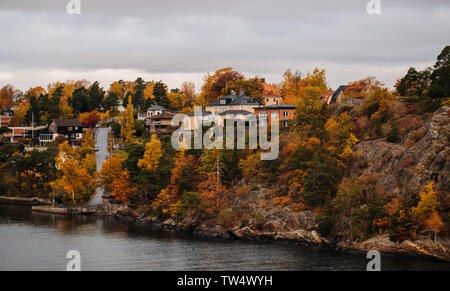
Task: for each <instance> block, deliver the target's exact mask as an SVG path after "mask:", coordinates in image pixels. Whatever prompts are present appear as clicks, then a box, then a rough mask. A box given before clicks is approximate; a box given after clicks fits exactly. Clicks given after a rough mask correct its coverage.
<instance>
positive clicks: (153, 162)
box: [138, 134, 163, 172]
mask: <svg viewBox="0 0 450 291" xmlns="http://www.w3.org/2000/svg"><path fill="white" fill-rule="evenodd" d="M162 155H163V150H162V148H161V142H160V141H159V139H158V138H157V137H156V134H153V135H152V138H151V141H150V142H149V143H147V144H146V145H145V152H144V156H143V158H142V159H140V160H139V161H138V167H139V168H140V169H142V170H144V171H147V172H155V171H156V169H158V164H159V159H160V158H161V157H162Z"/></svg>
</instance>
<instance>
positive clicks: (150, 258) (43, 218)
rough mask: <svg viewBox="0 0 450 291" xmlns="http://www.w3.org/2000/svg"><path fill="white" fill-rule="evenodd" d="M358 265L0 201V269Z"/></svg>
mask: <svg viewBox="0 0 450 291" xmlns="http://www.w3.org/2000/svg"><path fill="white" fill-rule="evenodd" d="M69 250H78V251H79V252H80V253H81V268H82V270H365V268H366V264H367V262H368V260H367V259H366V258H365V255H363V254H347V253H342V252H335V251H332V250H327V249H321V248H315V247H303V246H298V245H294V244H291V243H255V242H243V241H233V240H205V239H200V238H196V237H193V236H190V235H187V234H180V233H175V232H171V231H163V230H161V229H159V228H156V227H153V226H149V225H139V224H135V223H118V222H116V221H114V219H111V218H95V217H64V216H55V215H46V214H38V213H32V212H31V211H30V209H28V208H24V207H14V206H4V205H0V270H65V268H66V264H67V262H68V260H67V259H66V254H67V252H68V251H69ZM381 268H382V270H450V264H449V263H444V262H437V261H434V260H425V259H411V258H394V257H385V256H382V259H381Z"/></svg>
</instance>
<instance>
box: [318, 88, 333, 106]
mask: <svg viewBox="0 0 450 291" xmlns="http://www.w3.org/2000/svg"><path fill="white" fill-rule="evenodd" d="M333 93H334V90H328V91H327V92H325V93H323V94H322V95H321V96H320V100H321V101H322V102H324V103H328V100H330V98H331V96H333Z"/></svg>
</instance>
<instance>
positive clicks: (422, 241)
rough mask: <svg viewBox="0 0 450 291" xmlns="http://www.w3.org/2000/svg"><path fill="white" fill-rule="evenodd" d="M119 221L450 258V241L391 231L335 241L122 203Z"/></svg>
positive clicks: (199, 232)
mask: <svg viewBox="0 0 450 291" xmlns="http://www.w3.org/2000/svg"><path fill="white" fill-rule="evenodd" d="M111 214H112V215H113V216H114V217H115V218H116V219H117V220H119V221H129V222H130V221H132V222H137V223H144V224H153V225H156V226H158V227H161V228H163V229H169V230H174V231H180V232H185V233H190V234H192V235H195V236H199V237H203V238H223V239H236V240H250V241H275V242H277V241H278V242H291V243H296V244H301V245H307V246H308V245H309V246H321V247H326V248H332V249H335V250H337V251H345V252H360V253H365V252H368V251H370V250H378V251H379V252H380V253H382V254H384V255H391V256H396V255H400V256H410V257H426V258H429V259H438V260H442V261H447V262H450V247H449V246H450V241H449V240H439V241H438V242H434V241H433V240H431V239H430V238H426V237H420V238H418V239H417V240H415V241H410V240H406V241H404V242H402V243H395V242H393V241H391V240H390V239H389V236H388V235H380V236H376V237H372V238H370V239H368V240H366V241H362V242H351V241H348V242H336V241H333V240H331V239H327V238H324V237H322V236H321V235H320V234H319V233H318V232H317V231H316V230H314V229H311V230H305V229H297V230H291V231H264V230H256V229H254V228H252V227H249V226H244V227H239V226H237V227H234V228H226V227H223V226H221V225H217V224H208V223H205V222H204V223H200V224H196V223H194V222H193V221H191V220H190V219H185V220H183V221H181V222H177V221H175V220H174V219H172V218H170V219H167V220H164V221H161V220H160V219H158V218H157V217H156V216H143V215H140V214H139V213H137V212H136V211H134V210H133V209H130V208H128V207H122V208H119V209H117V210H115V211H114V213H111Z"/></svg>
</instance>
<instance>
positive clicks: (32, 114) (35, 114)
mask: <svg viewBox="0 0 450 291" xmlns="http://www.w3.org/2000/svg"><path fill="white" fill-rule="evenodd" d="M26 121H27V123H29V124H31V123H32V122H34V124H39V123H40V122H41V110H40V108H39V104H38V100H37V99H36V97H35V96H31V98H30V109H28V111H27V116H26ZM34 124H33V125H34Z"/></svg>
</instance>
